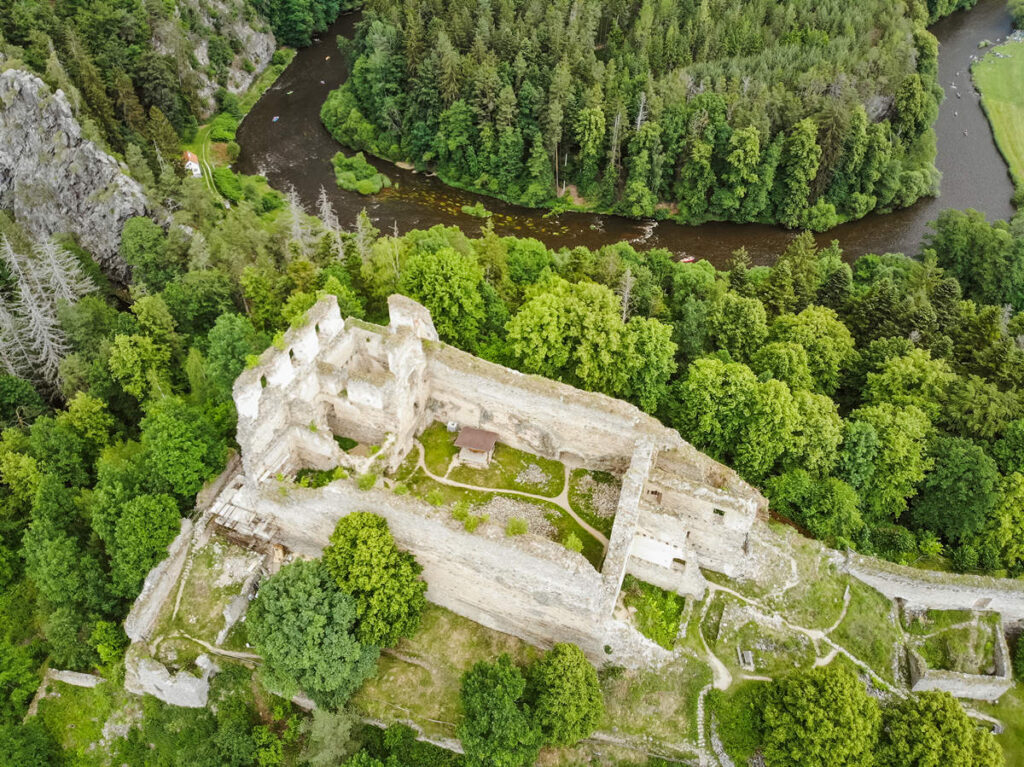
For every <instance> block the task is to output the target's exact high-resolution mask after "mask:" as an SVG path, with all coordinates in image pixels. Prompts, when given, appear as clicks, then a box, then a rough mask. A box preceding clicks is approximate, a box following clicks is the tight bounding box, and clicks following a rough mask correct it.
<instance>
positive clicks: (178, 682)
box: [124, 644, 220, 708]
mask: <svg viewBox="0 0 1024 767" xmlns="http://www.w3.org/2000/svg"><path fill="white" fill-rule="evenodd" d="M196 666H198V667H199V670H200V671H201V672H202V675H201V676H195V675H193V674H190V673H189V672H188V671H179V672H177V673H176V674H172V673H171V672H170V671H168V670H167V669H166V667H164V665H163V664H162V663H159V662H158V661H155V660H153V659H152V658H149V657H146V656H145V655H144V650H143V649H142V645H139V644H133V645H132V646H131V647H130V648H129V650H128V653H127V654H126V655H125V662H124V668H125V673H124V688H125V689H126V690H128V692H131V693H135V694H136V695H153V696H156V697H157V698H159V699H160V700H162V701H164V702H165V703H170V704H171V705H172V706H183V707H184V708H203V707H204V706H205V705H206V699H207V696H208V695H209V693H210V677H211V676H213V675H214V674H216V673H217V671H219V670H220V669H219V668H218V667H217V664H215V663H214V662H213V661H212V660H210V658H209V657H208V656H207V655H200V656H199V657H198V658H196Z"/></svg>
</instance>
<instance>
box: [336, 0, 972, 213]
mask: <svg viewBox="0 0 1024 767" xmlns="http://www.w3.org/2000/svg"><path fill="white" fill-rule="evenodd" d="M971 4H972V3H970V2H959V3H950V2H943V3H934V2H929V3H928V4H927V6H926V5H925V4H924V3H922V2H918V0H910V2H907V3H904V2H899V3H896V4H892V3H888V2H875V1H870V2H860V3H855V4H853V5H850V4H847V3H815V2H791V3H782V4H780V3H774V2H768V1H767V0H764V1H762V0H757V1H756V2H738V1H737V0H701V2H694V1H693V0H673V1H672V2H653V1H652V0H644V1H643V2H636V1H627V0H616V1H615V2H599V1H598V0H585V1H583V2H569V0H560V1H559V2H554V3H548V2H539V1H537V0H496V1H495V2H486V3H478V2H476V0H473V2H468V1H466V0H443V1H442V0H436V1H434V2H421V1H420V0H371V2H369V3H367V4H366V6H365V10H364V17H363V21H362V23H361V24H360V26H359V30H358V34H357V35H356V38H355V40H354V41H353V43H352V45H351V47H350V48H349V49H348V52H349V54H350V56H351V59H352V77H351V79H350V80H349V81H348V82H347V83H345V84H344V85H343V86H342V87H341V88H339V89H338V90H337V91H335V92H334V93H332V95H331V97H330V98H329V99H328V101H327V102H326V104H325V105H324V108H323V112H322V117H323V120H324V123H325V124H326V125H327V127H328V128H329V129H330V130H331V132H332V133H333V134H334V136H335V137H336V138H337V139H338V140H339V141H341V142H342V143H344V144H346V145H348V146H350V147H353V148H355V149H361V150H366V151H370V152H372V153H374V154H377V155H379V156H381V157H385V158H388V159H392V160H406V161H411V162H414V163H416V165H417V166H419V167H424V168H431V169H436V170H437V172H438V173H439V174H440V175H441V177H442V178H444V179H445V181H447V182H448V183H451V184H455V185H457V186H462V187H466V188H470V189H474V190H479V191H482V192H484V193H487V194H492V195H495V196H498V197H502V198H504V199H506V200H510V201H514V202H521V203H525V204H527V205H537V206H547V205H563V206H564V205H573V204H578V205H582V206H584V207H587V208H591V209H596V210H602V211H614V212H617V213H621V214H624V215H626V216H632V217H651V216H656V217H670V218H673V219H674V220H677V221H679V222H682V223H700V222H703V221H708V220H729V221H741V222H749V221H765V222H773V223H780V224H782V225H784V226H787V227H791V228H796V227H802V228H811V229H817V230H824V229H828V228H830V227H832V226H834V225H836V224H837V223H839V222H841V221H847V220H851V219H857V218H861V217H862V216H864V215H865V214H867V213H868V212H870V211H872V210H878V211H888V210H893V209H895V208H901V207H905V206H907V205H910V204H911V203H913V202H914V201H915V200H917V199H919V198H920V197H921V196H922V195H930V194H934V193H935V192H936V190H937V183H938V174H937V172H936V170H935V168H934V165H933V164H932V163H933V160H934V156H935V146H934V134H933V133H932V131H931V125H932V123H933V122H934V120H935V117H936V115H937V104H938V102H939V101H940V100H941V99H942V97H943V94H942V90H941V88H940V87H939V85H938V82H937V80H936V74H937V66H936V56H937V50H938V46H937V43H936V41H935V38H934V37H933V36H932V35H931V34H930V33H929V32H928V31H927V29H926V24H927V23H928V22H929V21H932V20H934V19H936V18H938V17H939V16H942V15H945V14H946V13H949V12H951V11H953V10H956V9H957V8H959V7H962V6H965V5H971ZM556 197H557V198H561V200H558V201H556Z"/></svg>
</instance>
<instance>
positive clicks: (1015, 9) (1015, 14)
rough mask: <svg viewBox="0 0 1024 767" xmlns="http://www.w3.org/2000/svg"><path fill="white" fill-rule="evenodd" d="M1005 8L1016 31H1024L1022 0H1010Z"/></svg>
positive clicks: (1023, 6)
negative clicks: (1007, 9)
mask: <svg viewBox="0 0 1024 767" xmlns="http://www.w3.org/2000/svg"><path fill="white" fill-rule="evenodd" d="M1007 7H1008V8H1009V10H1010V16H1011V17H1012V18H1013V26H1015V27H1016V28H1017V29H1024V0H1010V2H1009V5H1008V6H1007Z"/></svg>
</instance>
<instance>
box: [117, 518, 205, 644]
mask: <svg viewBox="0 0 1024 767" xmlns="http://www.w3.org/2000/svg"><path fill="white" fill-rule="evenodd" d="M193 533H194V531H193V525H192V521H191V520H189V519H183V520H181V532H179V533H178V535H177V537H176V538H175V539H174V540H173V541H171V545H170V546H168V547H167V558H166V559H164V560H163V561H162V562H161V563H160V564H158V565H157V566H156V567H154V568H153V569H152V570H150V571H149V573H148V574H147V575H146V580H145V581H144V582H143V584H142V591H140V592H139V595H138V596H137V597H136V598H135V603H134V604H133V605H132V609H131V611H130V612H129V613H128V617H127V618H125V620H124V633H125V634H127V635H128V638H129V639H131V640H132V641H133V642H145V641H147V640H148V639H149V638H150V636H151V635H152V633H153V629H154V628H155V627H156V622H157V619H158V618H159V617H160V610H161V608H162V607H163V605H164V603H165V602H166V601H167V599H168V597H169V596H170V595H171V592H172V591H173V590H174V587H175V585H177V583H178V576H180V575H181V570H182V568H183V567H184V566H185V560H187V559H188V552H189V548H190V546H191V544H192V540H193Z"/></svg>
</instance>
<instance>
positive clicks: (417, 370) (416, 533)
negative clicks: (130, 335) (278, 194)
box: [217, 295, 767, 662]
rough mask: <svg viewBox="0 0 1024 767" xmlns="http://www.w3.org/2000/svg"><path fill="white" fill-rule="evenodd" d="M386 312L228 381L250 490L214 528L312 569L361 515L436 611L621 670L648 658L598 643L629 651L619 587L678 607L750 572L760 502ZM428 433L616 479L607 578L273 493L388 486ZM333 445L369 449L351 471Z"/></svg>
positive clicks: (638, 430) (623, 417)
mask: <svg viewBox="0 0 1024 767" xmlns="http://www.w3.org/2000/svg"><path fill="white" fill-rule="evenodd" d="M388 306H389V312H390V324H389V326H388V327H380V326H376V325H371V324H369V323H365V322H361V321H357V320H353V319H349V320H346V321H343V320H342V318H341V315H340V313H339V311H338V306H337V302H336V300H335V299H334V298H333V297H327V298H325V299H323V300H321V301H320V302H319V303H318V304H317V305H316V306H314V307H313V308H312V309H311V310H310V311H309V312H308V313H307V316H306V322H305V324H304V325H302V326H301V327H298V328H293V329H291V330H289V331H288V332H287V333H286V334H285V336H284V339H283V343H280V344H278V345H277V346H276V347H275V348H271V349H268V350H267V351H266V352H265V353H264V354H263V355H262V356H261V358H260V363H259V365H257V366H255V367H253V368H251V369H249V370H247V371H245V372H243V373H242V375H241V376H239V378H238V380H237V381H236V382H235V390H234V394H235V403H236V406H237V410H238V443H239V445H240V446H241V449H242V465H243V468H244V472H245V476H246V482H247V486H246V487H245V488H244V489H243V490H241V491H239V492H238V493H237V495H236V498H235V499H234V500H233V501H232V502H231V503H230V504H227V505H226V506H225V508H224V509H222V511H221V512H218V514H217V519H218V523H219V524H221V525H223V526H224V527H226V528H228V529H230V530H232V531H233V532H234V534H235V535H239V536H243V537H245V536H249V537H250V538H251V539H253V540H261V541H273V542H275V543H280V544H282V545H284V546H286V547H288V548H290V549H293V550H295V551H298V552H301V553H304V554H309V555H315V554H317V553H319V551H320V549H321V547H322V546H323V545H324V544H325V543H326V541H327V539H328V537H329V535H330V533H331V531H332V530H333V528H334V525H335V523H336V522H337V520H338V519H339V518H340V517H341V516H342V515H343V514H347V513H350V512H351V511H355V510H367V511H373V512H375V513H378V514H381V515H382V516H384V517H385V518H387V519H388V522H389V524H390V526H391V529H392V531H393V532H394V534H395V537H396V539H398V541H399V542H400V544H401V545H403V546H404V547H406V548H408V549H409V550H410V551H412V552H413V553H414V554H415V555H416V557H417V559H419V560H420V562H421V563H422V564H423V565H424V567H425V577H426V580H427V582H428V583H429V585H430V590H429V592H428V596H429V597H430V598H431V599H432V600H433V601H435V602H436V603H438V604H441V605H443V606H445V607H448V608H450V609H452V610H454V611H456V612H458V613H460V614H462V615H465V616H467V617H469V618H471V619H473V620H475V621H477V622H479V623H482V624H484V625H486V626H490V627H492V628H495V629H498V630H500V631H505V632H509V633H513V634H516V635H518V636H520V637H522V638H524V639H527V640H528V641H531V642H533V643H535V644H539V645H544V644H550V643H552V642H555V641H574V642H576V643H577V644H579V645H580V646H581V647H583V648H584V650H585V651H586V652H588V654H591V656H592V657H600V658H602V659H607V656H605V655H604V645H606V644H611V645H612V649H613V652H617V653H623V654H624V655H630V654H631V655H633V661H636V659H637V657H640V656H642V655H644V654H645V653H647V652H648V650H647V649H645V648H644V646H643V642H641V641H639V640H638V639H630V640H627V641H626V644H627V645H629V646H630V648H631V649H630V650H629V651H628V652H625V651H624V650H623V649H622V648H620V647H616V646H615V644H614V643H612V642H610V641H608V638H609V637H610V636H612V635H614V636H616V637H618V638H617V639H616V641H617V642H619V643H620V644H621V643H622V640H621V637H622V636H628V632H627V633H626V634H623V633H622V632H621V631H620V627H613V626H612V623H613V622H614V621H613V618H612V613H613V611H614V607H615V602H616V600H617V597H618V593H619V589H620V587H621V584H622V579H623V576H624V575H625V573H626V572H635V573H638V574H640V575H641V577H651V575H652V574H653V575H654V576H655V577H656V582H657V583H658V584H659V585H661V586H663V587H664V588H668V589H672V590H675V591H678V592H679V593H682V594H701V593H703V590H704V581H703V577H702V576H701V575H700V571H699V568H700V567H702V566H703V567H711V568H713V569H718V570H721V571H722V572H725V573H728V574H730V575H736V574H746V572H747V570H748V568H746V567H745V566H744V560H745V559H747V536H748V534H749V531H750V528H751V525H752V524H753V522H754V520H755V519H756V518H757V517H758V516H759V515H763V513H764V510H765V508H766V506H767V503H766V501H765V499H764V498H763V497H762V496H761V495H760V493H758V492H757V490H755V489H754V488H752V487H750V486H749V485H747V484H746V483H745V482H743V481H742V480H741V479H740V478H739V477H738V476H737V475H736V473H735V472H733V471H732V470H730V469H728V468H727V467H725V466H723V465H721V464H719V463H717V462H716V461H713V460H712V459H711V458H709V457H708V456H706V455H703V454H702V453H700V452H699V451H697V450H696V449H694V448H693V447H692V446H691V445H689V444H687V443H686V442H684V441H683V440H682V439H681V438H680V436H679V434H678V433H677V432H675V431H674V430H672V429H668V428H666V427H665V426H663V425H662V424H661V423H660V422H658V421H657V420H656V419H654V418H652V417H651V416H649V415H647V414H645V413H643V412H642V411H640V410H639V409H637V408H636V407H634V406H632V405H630V404H628V403H626V402H622V401H620V400H616V399H612V398H610V397H606V396H604V395H601V394H594V393H590V392H583V391H580V390H578V389H574V388H573V387H571V386H567V385H565V384H561V383H558V382H555V381H550V380H548V379H544V378H540V377H538V376H532V375H525V374H523V373H520V372H517V371H514V370H510V369H508V368H504V367H502V366H500V365H496V364H494V363H490V362H487V361H485V360H481V359H479V358H476V357H473V356H472V355H470V354H467V353H465V352H462V351H459V350H458V349H455V348H453V347H451V346H448V345H446V344H443V343H440V342H439V341H438V338H437V333H436V331H435V329H434V326H433V322H432V320H431V318H430V314H429V312H427V310H426V309H425V308H424V307H422V306H421V305H419V304H417V303H416V302H414V301H412V300H411V299H408V298H406V297H404V296H397V295H396V296H391V298H390V299H389V301H388ZM433 421H440V422H443V423H447V422H455V423H458V424H460V425H461V426H472V427H477V428H483V429H488V430H491V431H495V432H497V433H498V434H499V435H500V436H499V439H500V441H501V442H503V443H505V444H507V445H509V446H511V447H514V448H518V449H521V450H525V451H527V452H530V453H533V454H536V455H540V456H545V457H548V458H553V459H558V460H564V461H570V462H571V463H572V464H573V465H578V466H584V467H586V468H589V469H599V470H606V471H613V472H616V473H619V474H623V475H624V477H623V484H622V492H621V493H620V498H619V505H618V510H617V513H616V519H615V523H614V526H613V529H612V535H611V540H610V545H609V548H608V552H607V556H606V558H605V563H604V566H603V571H602V573H598V572H597V571H595V570H594V569H593V567H591V566H590V565H589V563H587V562H586V560H585V559H584V558H583V557H582V556H579V555H576V554H572V553H570V552H567V551H566V550H565V549H564V548H562V547H561V546H559V545H557V544H554V543H552V542H550V541H547V540H542V539H539V538H537V539H533V538H532V537H530V536H526V537H523V538H521V539H520V538H516V539H508V538H506V537H504V536H503V535H499V536H496V538H494V539H488V538H482V537H481V536H480V535H469V534H467V533H465V531H463V530H462V529H461V526H459V525H457V523H454V522H453V521H451V520H448V519H440V518H438V516H437V514H436V513H435V512H434V510H433V509H432V508H431V507H429V506H427V505H426V504H423V503H420V502H419V501H416V500H415V499H409V498H401V499H400V498H397V497H395V496H392V495H389V494H388V495H386V496H381V495H379V491H375V492H373V493H368V494H360V493H358V492H357V491H356V490H354V489H353V487H352V484H351V482H337V483H333V484H331V485H329V486H328V487H326V488H322V489H320V490H316V491H312V490H310V491H307V490H301V489H298V488H295V489H292V490H288V489H287V488H282V487H280V486H279V485H280V483H279V481H278V480H279V479H286V478H290V477H291V476H293V475H294V473H295V472H296V471H297V470H298V469H300V468H304V467H310V468H317V469H331V468H334V467H335V466H344V467H347V468H349V469H351V470H353V471H355V472H357V473H361V472H365V471H371V470H372V471H388V470H392V469H394V468H396V467H397V466H398V465H399V464H400V463H401V462H402V461H403V460H404V459H405V457H406V456H407V455H408V454H409V452H410V450H411V449H412V448H413V439H414V437H415V436H416V435H417V434H418V433H419V432H420V431H422V430H423V429H424V428H426V427H427V426H428V425H430V424H431V423H432V422H433ZM335 435H339V436H345V437H349V438H352V439H355V440H357V441H360V442H364V443H372V444H373V445H374V446H375V451H374V452H373V453H372V456H371V457H364V458H362V459H357V458H355V457H353V456H352V455H350V454H348V453H346V452H344V451H342V450H341V449H340V448H339V447H338V445H337V444H336V443H335V441H334V436H335ZM282 490H283V491H284V492H287V493H288V495H287V498H285V497H284V496H282ZM654 497H657V499H658V501H657V503H653V502H652V500H651V499H652V498H654ZM677 565H678V566H677ZM633 634H636V632H633ZM636 637H639V635H638V634H636ZM638 653H639V655H638ZM623 662H630V660H629V659H628V658H625V657H624V658H623Z"/></svg>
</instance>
